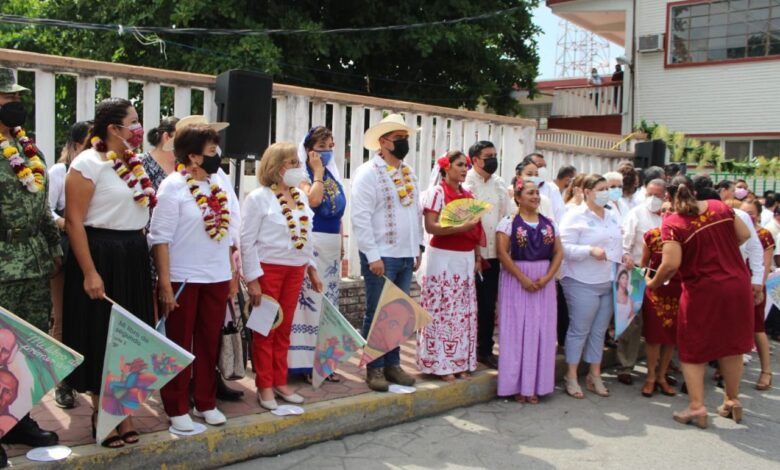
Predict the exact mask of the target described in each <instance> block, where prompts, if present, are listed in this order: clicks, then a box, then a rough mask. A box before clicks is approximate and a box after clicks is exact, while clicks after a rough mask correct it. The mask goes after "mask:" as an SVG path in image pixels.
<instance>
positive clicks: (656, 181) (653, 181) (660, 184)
mask: <svg viewBox="0 0 780 470" xmlns="http://www.w3.org/2000/svg"><path fill="white" fill-rule="evenodd" d="M650 185H653V186H658V187H659V188H663V189H664V190H666V180H664V179H662V178H654V179H651V180H650V181H648V182H647V184H646V185H645V186H650Z"/></svg>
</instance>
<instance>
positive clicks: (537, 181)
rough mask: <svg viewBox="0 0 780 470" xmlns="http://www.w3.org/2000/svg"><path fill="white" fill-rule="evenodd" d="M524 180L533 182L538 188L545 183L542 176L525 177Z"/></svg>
mask: <svg viewBox="0 0 780 470" xmlns="http://www.w3.org/2000/svg"><path fill="white" fill-rule="evenodd" d="M523 179H524V180H526V181H532V182H533V183H534V184H536V185H537V186H539V185H540V184H541V183H544V178H542V177H541V176H525V177H523Z"/></svg>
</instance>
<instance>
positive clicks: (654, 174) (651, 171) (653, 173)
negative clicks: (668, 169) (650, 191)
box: [642, 166, 664, 184]
mask: <svg viewBox="0 0 780 470" xmlns="http://www.w3.org/2000/svg"><path fill="white" fill-rule="evenodd" d="M642 173H643V174H642V176H643V177H644V179H645V181H647V183H646V184H650V181H653V180H656V179H660V178H663V177H664V169H663V168H661V167H660V166H649V167H647V168H645V170H644V171H643V172H642Z"/></svg>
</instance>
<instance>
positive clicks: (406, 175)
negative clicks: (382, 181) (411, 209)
mask: <svg viewBox="0 0 780 470" xmlns="http://www.w3.org/2000/svg"><path fill="white" fill-rule="evenodd" d="M387 172H388V173H389V174H390V179H392V180H393V184H395V187H396V189H397V190H398V196H399V197H400V198H401V205H403V206H408V205H411V204H412V203H414V197H413V195H414V182H413V181H412V169H411V168H409V167H408V166H406V165H403V164H402V166H401V169H400V171H399V170H398V168H395V167H394V166H391V165H387Z"/></svg>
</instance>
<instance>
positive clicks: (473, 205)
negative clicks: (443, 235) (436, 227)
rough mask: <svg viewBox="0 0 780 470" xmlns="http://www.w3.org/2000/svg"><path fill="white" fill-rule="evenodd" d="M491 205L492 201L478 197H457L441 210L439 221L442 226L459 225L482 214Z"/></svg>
mask: <svg viewBox="0 0 780 470" xmlns="http://www.w3.org/2000/svg"><path fill="white" fill-rule="evenodd" d="M491 207H492V205H491V204H490V203H487V202H484V201H479V200H477V199H456V200H454V201H452V202H451V203H449V204H447V205H446V206H445V207H444V209H443V210H442V211H441V215H440V216H439V223H440V224H441V226H442V227H458V226H460V225H463V224H465V223H466V222H468V221H469V220H471V219H473V218H474V217H475V216H479V215H482V214H483V213H484V212H485V211H487V210H489V209H490V208H491Z"/></svg>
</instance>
